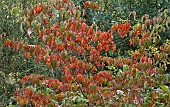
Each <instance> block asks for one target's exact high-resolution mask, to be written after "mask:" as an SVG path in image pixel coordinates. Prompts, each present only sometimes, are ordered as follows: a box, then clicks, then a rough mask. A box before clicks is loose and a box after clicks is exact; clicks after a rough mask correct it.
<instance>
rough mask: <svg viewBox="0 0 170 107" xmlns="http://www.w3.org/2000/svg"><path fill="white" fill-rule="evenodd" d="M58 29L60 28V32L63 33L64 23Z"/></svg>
mask: <svg viewBox="0 0 170 107" xmlns="http://www.w3.org/2000/svg"><path fill="white" fill-rule="evenodd" d="M60 28H61V30H62V31H64V29H65V25H64V23H63V24H61V26H60Z"/></svg>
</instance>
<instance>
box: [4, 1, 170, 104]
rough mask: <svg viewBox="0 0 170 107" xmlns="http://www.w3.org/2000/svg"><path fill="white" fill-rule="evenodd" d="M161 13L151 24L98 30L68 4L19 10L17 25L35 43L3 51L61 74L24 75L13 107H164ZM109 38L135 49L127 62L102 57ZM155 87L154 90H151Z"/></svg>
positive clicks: (169, 48)
mask: <svg viewBox="0 0 170 107" xmlns="http://www.w3.org/2000/svg"><path fill="white" fill-rule="evenodd" d="M84 7H85V8H90V9H92V10H94V9H98V8H99V5H98V4H97V3H96V2H90V1H86V2H85V3H84ZM166 11H167V10H166ZM166 11H165V12H164V13H163V14H164V16H158V17H154V18H152V19H149V18H148V17H146V15H144V16H143V17H142V19H141V22H139V23H138V24H136V25H133V24H131V20H126V21H124V22H122V23H115V24H113V25H112V27H111V28H110V30H108V31H101V30H99V29H97V27H96V26H95V25H91V26H89V25H87V24H86V19H84V18H82V15H83V14H84V13H83V11H82V10H81V8H80V7H75V6H74V5H73V3H72V1H71V0H57V1H56V2H51V4H49V5H47V4H37V5H36V6H35V7H33V8H30V9H26V10H24V11H23V13H22V15H23V19H22V20H23V22H22V23H26V24H27V26H28V29H27V35H28V37H29V38H30V39H32V36H37V37H38V38H39V40H41V43H39V44H38V43H37V44H34V45H30V44H26V43H24V42H21V41H14V40H6V41H5V42H4V47H9V48H12V49H15V50H16V51H19V52H22V53H23V54H24V55H25V57H26V58H27V59H30V58H33V59H35V62H36V63H44V64H45V65H47V66H48V67H49V68H50V71H49V72H50V73H53V72H54V71H55V70H56V68H59V69H61V71H62V75H61V80H60V79H58V78H56V77H55V76H53V77H46V76H45V75H44V76H43V75H40V74H30V75H25V76H24V77H23V78H22V79H21V80H20V82H21V84H22V86H23V88H21V89H18V90H16V92H15V93H14V97H15V99H16V101H17V102H18V104H19V105H32V106H36V107H41V106H52V107H57V106H60V105H61V106H66V107H70V106H73V105H74V106H75V105H77V106H88V107H92V106H113V107H116V106H117V107H118V106H125V105H128V104H131V105H134V106H151V107H152V106H154V105H159V104H158V102H159V103H163V104H164V105H169V104H170V103H169V100H168V99H169V97H170V91H169V90H168V88H167V86H166V85H164V83H168V82H169V79H162V78H165V77H166V76H167V75H165V73H164V72H165V71H166V70H167V66H166V65H168V63H169V56H168V55H169V53H170V41H169V40H167V41H166V43H164V44H162V45H161V46H159V45H158V44H159V41H160V39H161V37H160V35H159V33H160V32H163V31H166V30H167V29H169V23H170V17H169V16H168V14H167V12H166ZM135 15H136V14H135ZM55 19H58V20H57V21H56V20H55ZM33 33H34V34H36V35H34V34H33ZM114 35H118V36H119V38H128V43H129V44H128V45H130V46H132V47H137V48H136V50H135V51H131V52H129V57H123V56H118V57H110V56H108V55H107V53H108V52H112V53H114V52H116V51H117V47H116V44H115V42H114ZM162 63H163V64H162ZM106 65H107V66H109V67H115V68H116V69H114V70H115V71H116V70H118V73H117V74H116V75H114V73H113V72H114V71H113V70H110V69H105V66H106ZM55 72H58V71H55ZM158 87H160V90H159V91H156V88H158ZM148 90H149V91H150V94H147V91H148Z"/></svg>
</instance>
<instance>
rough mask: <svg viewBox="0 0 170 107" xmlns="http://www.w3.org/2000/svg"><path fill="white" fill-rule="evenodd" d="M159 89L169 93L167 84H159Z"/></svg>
mask: <svg viewBox="0 0 170 107" xmlns="http://www.w3.org/2000/svg"><path fill="white" fill-rule="evenodd" d="M161 89H162V90H163V91H165V92H166V93H169V90H168V89H167V86H166V85H162V86H161Z"/></svg>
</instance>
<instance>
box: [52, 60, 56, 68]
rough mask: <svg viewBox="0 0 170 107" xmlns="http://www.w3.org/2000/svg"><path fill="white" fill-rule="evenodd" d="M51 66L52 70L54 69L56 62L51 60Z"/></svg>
mask: <svg viewBox="0 0 170 107" xmlns="http://www.w3.org/2000/svg"><path fill="white" fill-rule="evenodd" d="M51 66H52V68H55V67H56V60H52V61H51Z"/></svg>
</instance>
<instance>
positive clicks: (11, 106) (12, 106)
mask: <svg viewBox="0 0 170 107" xmlns="http://www.w3.org/2000/svg"><path fill="white" fill-rule="evenodd" d="M8 107H16V106H15V105H10V106H8Z"/></svg>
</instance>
